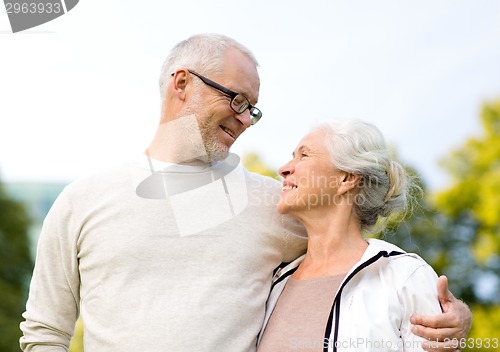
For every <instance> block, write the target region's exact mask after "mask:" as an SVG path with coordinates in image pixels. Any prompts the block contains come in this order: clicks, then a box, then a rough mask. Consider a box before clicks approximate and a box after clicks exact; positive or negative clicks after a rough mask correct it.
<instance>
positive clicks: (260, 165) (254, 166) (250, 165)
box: [242, 153, 278, 178]
mask: <svg viewBox="0 0 500 352" xmlns="http://www.w3.org/2000/svg"><path fill="white" fill-rule="evenodd" d="M242 164H243V165H244V166H245V167H246V168H247V169H248V170H250V171H252V172H255V173H257V174H261V175H264V176H269V177H273V178H276V177H277V176H278V173H277V172H276V170H273V169H272V168H270V167H268V166H267V165H266V164H264V162H263V161H262V159H261V158H260V156H259V155H258V154H256V153H249V154H246V155H245V156H244V157H243V160H242Z"/></svg>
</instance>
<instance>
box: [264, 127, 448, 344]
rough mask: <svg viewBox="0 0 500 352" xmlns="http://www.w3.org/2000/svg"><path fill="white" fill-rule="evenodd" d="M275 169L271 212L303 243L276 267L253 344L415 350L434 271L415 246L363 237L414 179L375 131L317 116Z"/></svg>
mask: <svg viewBox="0 0 500 352" xmlns="http://www.w3.org/2000/svg"><path fill="white" fill-rule="evenodd" d="M279 172H280V174H281V176H283V178H284V182H283V192H282V194H281V198H280V201H279V204H278V210H279V212H280V213H282V214H284V213H287V214H290V215H292V216H293V217H295V218H296V219H298V220H299V221H300V222H301V223H302V224H303V225H304V226H305V228H306V229H307V233H308V249H307V253H306V254H305V255H304V256H303V257H301V258H299V259H297V260H296V261H295V262H293V263H291V264H290V265H288V266H287V267H285V268H283V269H281V270H279V271H278V272H277V274H276V275H275V281H274V283H273V289H272V292H271V296H270V298H269V301H268V305H269V307H268V308H269V309H268V316H266V321H265V325H264V329H263V333H262V335H261V337H260V344H259V349H258V351H259V352H279V351H287V352H289V351H374V350H376V351H422V350H423V349H422V342H423V339H422V338H420V337H417V336H416V335H414V334H412V332H411V324H410V316H411V315H412V314H413V313H417V314H428V315H435V314H439V313H441V308H440V305H439V302H438V299H437V292H436V282H437V276H436V273H435V272H434V270H433V269H432V268H431V267H430V266H429V265H428V264H427V263H426V262H425V261H424V260H423V259H422V258H420V257H419V256H417V255H416V254H411V253H405V252H404V251H403V250H402V249H400V248H398V247H396V246H394V245H392V244H389V243H387V242H385V241H381V240H376V239H371V238H365V237H363V235H364V234H366V233H370V232H375V231H379V230H382V228H383V224H384V221H385V220H386V219H387V218H388V217H389V216H390V215H392V214H396V213H401V212H404V211H406V209H407V208H408V202H409V195H410V192H409V190H410V189H411V188H412V187H413V185H412V181H411V179H410V178H408V176H407V175H406V173H405V170H404V169H403V167H401V165H399V164H398V163H397V162H396V161H394V160H392V159H391V157H390V153H389V152H388V149H387V147H386V144H385V141H384V138H383V136H382V134H381V133H380V131H379V130H378V129H377V128H376V127H374V126H372V125H370V124H367V123H364V122H360V121H329V122H325V123H322V124H321V125H319V126H318V127H317V128H316V129H315V130H314V131H313V132H311V133H309V134H308V135H306V136H305V137H304V138H303V139H302V140H301V142H300V143H299V145H298V146H297V148H296V149H295V152H294V153H293V159H292V160H291V161H289V162H288V163H287V164H286V165H284V166H282V167H281V168H280V170H279ZM278 297H279V298H278ZM271 313H272V314H271ZM269 315H270V317H269Z"/></svg>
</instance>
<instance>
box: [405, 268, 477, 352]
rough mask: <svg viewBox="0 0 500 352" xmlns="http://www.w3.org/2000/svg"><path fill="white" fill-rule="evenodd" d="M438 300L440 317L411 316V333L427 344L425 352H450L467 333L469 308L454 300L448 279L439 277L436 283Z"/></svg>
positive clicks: (469, 326) (469, 320) (469, 324)
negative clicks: (425, 340) (427, 341)
mask: <svg viewBox="0 0 500 352" xmlns="http://www.w3.org/2000/svg"><path fill="white" fill-rule="evenodd" d="M437 290H438V299H439V303H440V304H441V308H442V309H443V314H441V315H433V316H428V315H416V314H415V315H412V317H411V319H410V321H411V323H412V324H413V327H412V332H413V333H414V334H415V335H418V336H421V337H423V338H425V339H427V340H429V343H426V344H424V345H423V347H424V349H425V350H426V351H432V352H444V351H446V352H451V351H453V350H454V348H453V346H454V345H455V346H456V345H457V344H458V342H459V341H460V339H463V338H465V337H466V336H467V334H468V333H469V330H470V328H471V325H472V313H471V311H470V309H469V307H468V306H467V305H466V304H465V303H464V302H462V301H460V300H458V299H456V298H455V297H454V296H453V294H452V293H451V292H450V291H449V290H448V278H447V277H446V276H441V277H439V279H438V282H437Z"/></svg>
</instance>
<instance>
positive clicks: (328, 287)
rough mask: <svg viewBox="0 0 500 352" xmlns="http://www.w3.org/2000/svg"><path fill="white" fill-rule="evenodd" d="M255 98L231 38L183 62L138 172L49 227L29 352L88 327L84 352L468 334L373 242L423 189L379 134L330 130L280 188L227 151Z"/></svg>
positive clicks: (431, 290) (460, 314) (84, 185)
mask: <svg viewBox="0 0 500 352" xmlns="http://www.w3.org/2000/svg"><path fill="white" fill-rule="evenodd" d="M259 86H260V81H259V75H258V73H257V61H256V60H255V58H254V56H253V54H252V53H251V52H250V51H249V50H248V49H247V48H245V47H244V46H242V45H241V44H239V43H238V42H236V41H234V40H233V39H231V38H228V37H225V36H222V35H196V36H193V37H191V38H189V39H187V40H184V41H182V42H180V43H179V44H177V45H176V46H175V47H174V48H173V49H172V51H171V53H170V55H169V56H168V57H167V59H166V61H165V63H164V65H163V68H162V72H161V77H160V91H161V99H162V109H161V117H160V124H159V126H158V129H157V132H156V134H155V136H154V138H153V140H152V142H151V144H150V145H149V147H148V148H147V150H146V151H145V152H144V154H143V155H142V156H141V157H140V160H139V161H138V162H133V163H127V164H126V165H120V166H117V167H113V168H110V169H109V170H105V171H103V172H102V173H100V174H98V175H95V176H92V177H89V178H86V179H83V180H79V181H77V182H74V183H73V184H71V185H69V186H68V187H67V188H66V189H65V190H64V191H63V192H62V194H61V195H60V196H59V197H58V199H57V200H56V202H55V203H54V205H53V207H52V209H51V211H50V212H49V214H48V215H47V218H46V220H45V222H44V226H43V229H42V233H41V235H40V239H39V243H38V249H37V258H36V265H35V269H34V273H33V278H32V282H31V286H30V295H29V298H28V302H27V307H26V312H25V313H24V314H23V316H24V318H25V321H23V322H22V323H21V329H22V331H23V336H22V337H21V340H20V344H21V348H22V349H23V350H24V351H33V352H37V351H66V350H67V348H68V346H69V341H70V338H71V336H72V334H73V329H74V324H75V321H76V320H77V318H78V316H81V317H82V319H83V322H84V327H85V340H84V345H85V350H86V351H107V352H115V351H116V352H123V351H134V352H137V351H176V352H177V351H180V352H182V351H217V352H220V351H228V352H240V351H241V352H243V351H245V352H246V351H256V350H257V351H261V352H267V351H273V352H276V351H375V350H377V351H422V350H429V351H450V350H451V349H450V346H451V341H452V339H460V338H464V337H465V336H466V334H467V332H468V331H469V329H470V324H471V314H470V311H469V309H468V308H467V306H466V305H465V304H464V303H462V302H461V301H459V300H457V299H455V298H454V297H453V295H452V294H451V293H450V292H449V291H448V288H447V282H446V278H439V279H438V278H437V275H436V273H435V272H434V271H433V269H432V268H431V267H430V266H429V265H428V264H426V262H425V261H424V260H422V259H421V258H420V257H419V256H417V255H415V254H411V253H406V252H405V251H404V250H402V249H400V248H398V247H396V246H394V245H392V244H389V243H387V242H384V241H381V240H375V239H368V238H365V237H364V236H365V235H366V234H367V233H371V232H373V231H380V230H382V229H383V225H384V221H385V220H387V218H388V217H389V216H390V215H392V214H395V213H400V212H404V211H405V210H406V209H407V207H408V202H409V201H410V199H409V197H410V194H412V193H411V192H410V190H411V189H412V187H414V185H413V184H412V182H411V180H410V179H409V178H408V177H407V175H406V173H405V171H404V168H403V167H402V166H401V165H400V164H398V163H397V162H396V161H395V160H392V159H391V157H390V155H389V152H388V150H387V146H386V145H385V141H384V138H383V136H382V135H381V133H380V131H379V130H378V129H377V128H376V127H374V126H373V125H371V124H369V123H365V122H361V121H354V120H352V121H327V122H323V123H322V124H320V125H318V126H317V127H316V128H314V129H313V130H312V131H311V132H309V133H307V134H306V135H305V136H304V137H303V138H302V140H301V141H300V142H299V144H298V145H297V147H296V148H295V150H294V151H293V157H292V159H291V160H290V161H289V162H288V163H286V164H285V165H283V166H282V167H281V168H280V169H279V173H280V175H281V176H282V177H283V183H279V182H277V181H276V180H271V179H269V178H265V177H263V176H260V175H257V174H254V173H251V172H249V171H248V170H246V169H244V168H243V167H241V166H240V165H239V164H238V158H237V157H236V156H235V155H234V154H231V153H230V152H229V149H230V147H231V146H232V144H233V143H234V141H235V140H236V139H237V138H239V136H240V135H241V134H242V133H243V132H244V131H245V130H246V129H247V128H249V127H250V126H252V125H254V124H256V123H257V122H258V121H259V119H260V118H261V117H262V112H261V111H260V110H259V109H258V108H257V107H256V106H255V105H256V104H257V100H258V95H259ZM274 199H279V201H278V202H277V204H276V202H275V201H274V202H273V201H270V200H274ZM306 248H307V249H306ZM304 253H305V254H304ZM285 263H286V264H285Z"/></svg>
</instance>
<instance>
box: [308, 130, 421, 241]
mask: <svg viewBox="0 0 500 352" xmlns="http://www.w3.org/2000/svg"><path fill="white" fill-rule="evenodd" d="M316 129H318V130H321V131H323V133H324V135H325V142H326V147H327V148H328V151H329V153H330V156H331V159H332V162H333V166H334V167H335V168H336V169H338V170H341V171H345V172H348V173H351V174H354V175H359V176H361V180H360V182H359V184H358V194H357V196H356V199H355V202H354V209H355V212H356V215H357V217H358V219H359V220H360V222H361V230H362V231H363V232H367V233H376V232H379V231H382V230H383V229H384V228H385V226H386V222H387V218H388V217H389V216H390V215H392V214H399V215H400V214H405V213H406V211H407V210H408V209H409V204H412V202H410V200H411V199H410V198H411V196H412V194H414V192H413V189H419V187H418V186H417V185H416V183H415V181H414V180H413V178H411V177H410V176H409V175H408V174H407V172H406V170H405V169H404V167H403V166H401V164H399V163H398V162H397V161H396V160H394V159H393V158H392V157H391V153H390V151H389V149H388V148H387V145H386V142H385V139H384V136H383V135H382V133H381V132H380V130H379V129H378V128H377V127H375V126H374V125H372V124H369V123H366V122H363V121H360V120H329V121H324V122H322V123H320V124H319V125H318V126H317V128H316Z"/></svg>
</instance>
